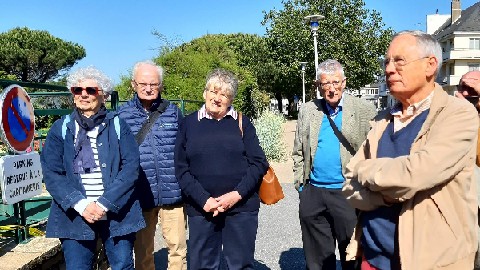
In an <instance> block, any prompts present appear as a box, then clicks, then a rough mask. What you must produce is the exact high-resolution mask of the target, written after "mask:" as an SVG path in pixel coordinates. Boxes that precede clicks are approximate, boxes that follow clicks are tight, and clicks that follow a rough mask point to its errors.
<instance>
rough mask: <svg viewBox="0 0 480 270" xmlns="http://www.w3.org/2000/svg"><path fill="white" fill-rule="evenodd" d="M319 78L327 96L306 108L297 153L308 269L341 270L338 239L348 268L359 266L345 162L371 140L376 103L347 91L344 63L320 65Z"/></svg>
mask: <svg viewBox="0 0 480 270" xmlns="http://www.w3.org/2000/svg"><path fill="white" fill-rule="evenodd" d="M317 76H318V77H317V85H318V86H319V87H320V93H321V95H322V97H323V99H315V100H311V101H309V102H306V103H305V104H303V105H302V107H300V112H299V114H298V121H297V130H296V133H295V141H294V146H293V154H292V158H293V161H294V165H293V173H294V182H295V187H296V188H297V190H298V191H299V192H300V193H299V196H300V206H299V217H300V225H301V229H302V240H303V250H304V252H305V259H306V263H307V269H310V270H321V269H336V257H335V241H336V242H338V249H339V251H340V259H341V264H342V269H343V270H348V269H354V265H353V263H352V262H346V260H345V249H346V247H347V244H348V242H349V240H350V237H351V236H352V233H353V228H354V227H355V223H356V220H357V217H356V214H355V209H354V208H352V207H351V206H350V205H348V203H347V201H346V200H345V198H344V197H343V195H342V193H341V187H342V184H343V181H344V176H343V173H344V168H345V165H346V164H347V163H348V161H349V160H350V158H351V157H352V155H353V154H354V152H355V151H356V150H357V149H358V148H359V147H360V145H361V144H362V142H363V141H364V140H365V138H366V135H367V133H368V131H369V130H370V126H369V120H371V119H372V118H373V117H374V116H375V114H376V111H375V107H374V106H373V104H370V103H368V102H367V101H365V100H362V99H359V98H356V97H353V96H351V95H348V94H346V93H344V89H345V86H346V77H345V74H344V70H343V67H342V65H341V64H340V63H339V62H338V61H336V60H331V59H329V60H326V61H324V62H322V63H321V64H319V65H318V67H317ZM335 129H337V130H336V131H335ZM339 133H341V134H343V136H344V137H345V141H343V142H342V139H340V138H339V137H341V135H339Z"/></svg>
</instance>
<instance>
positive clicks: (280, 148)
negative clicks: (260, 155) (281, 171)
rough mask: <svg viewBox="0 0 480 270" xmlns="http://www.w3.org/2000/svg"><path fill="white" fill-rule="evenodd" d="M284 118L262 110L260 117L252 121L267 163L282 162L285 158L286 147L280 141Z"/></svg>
mask: <svg viewBox="0 0 480 270" xmlns="http://www.w3.org/2000/svg"><path fill="white" fill-rule="evenodd" d="M283 123H285V118H284V117H283V115H281V114H277V113H274V112H272V111H270V110H264V111H263V112H262V113H261V114H260V116H259V117H258V118H257V119H256V120H254V121H253V124H254V125H255V129H256V130H257V136H258V139H259V140H260V146H261V147H262V149H263V151H264V152H265V155H266V156H267V159H268V161H277V162H278V161H284V160H285V158H286V153H287V151H286V147H285V144H284V143H283V141H282V134H283V128H282V124H283Z"/></svg>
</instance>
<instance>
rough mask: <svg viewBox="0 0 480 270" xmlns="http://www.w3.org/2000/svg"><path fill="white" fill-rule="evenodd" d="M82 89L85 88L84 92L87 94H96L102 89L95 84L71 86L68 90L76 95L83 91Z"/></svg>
mask: <svg viewBox="0 0 480 270" xmlns="http://www.w3.org/2000/svg"><path fill="white" fill-rule="evenodd" d="M83 90H85V92H87V94H89V95H90V96H96V95H98V91H102V90H101V89H99V88H98V87H96V86H87V87H81V86H72V87H70V91H71V92H72V94H74V95H76V96H79V95H81V94H82V93H83Z"/></svg>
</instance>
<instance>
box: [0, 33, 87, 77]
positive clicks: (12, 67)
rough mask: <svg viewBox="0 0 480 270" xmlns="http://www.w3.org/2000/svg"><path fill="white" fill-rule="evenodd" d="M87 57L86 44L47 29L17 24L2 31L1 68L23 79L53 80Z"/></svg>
mask: <svg viewBox="0 0 480 270" xmlns="http://www.w3.org/2000/svg"><path fill="white" fill-rule="evenodd" d="M85 56H86V53H85V49H84V48H83V47H82V46H80V45H78V44H76V43H72V42H67V41H64V40H62V39H60V38H57V37H54V36H52V35H51V34H49V33H48V32H47V31H39V30H30V29H28V28H26V27H23V28H20V27H17V28H14V29H12V30H10V31H8V32H4V33H0V70H3V71H4V72H5V73H7V74H9V75H14V76H15V78H16V79H17V80H20V81H28V82H41V83H43V82H46V81H47V80H52V79H54V78H56V77H58V76H59V75H61V73H62V72H66V71H68V69H70V68H71V67H72V66H73V65H74V64H75V63H76V62H77V61H78V60H80V59H82V58H84V57H85Z"/></svg>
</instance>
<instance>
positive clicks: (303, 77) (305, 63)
mask: <svg viewBox="0 0 480 270" xmlns="http://www.w3.org/2000/svg"><path fill="white" fill-rule="evenodd" d="M306 65H307V62H300V67H301V68H302V89H303V92H302V93H303V99H302V104H305V66H306Z"/></svg>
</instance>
